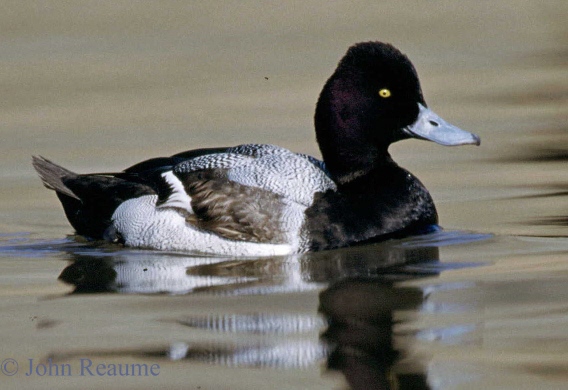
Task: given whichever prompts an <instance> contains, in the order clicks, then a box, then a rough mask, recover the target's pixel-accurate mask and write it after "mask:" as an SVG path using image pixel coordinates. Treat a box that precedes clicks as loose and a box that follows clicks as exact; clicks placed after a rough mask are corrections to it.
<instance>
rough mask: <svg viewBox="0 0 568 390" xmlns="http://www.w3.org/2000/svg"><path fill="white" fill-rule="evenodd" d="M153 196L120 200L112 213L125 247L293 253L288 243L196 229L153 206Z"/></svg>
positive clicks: (172, 212) (242, 253)
mask: <svg viewBox="0 0 568 390" xmlns="http://www.w3.org/2000/svg"><path fill="white" fill-rule="evenodd" d="M157 198H158V197H157V196H156V195H144V196H141V197H139V198H134V199H129V200H127V201H125V202H123V203H122V204H121V205H120V206H118V208H117V209H116V211H115V212H114V214H113V215H112V220H113V225H114V227H115V228H116V229H117V230H118V231H119V232H120V234H121V235H122V236H123V238H124V241H125V244H126V245H127V246H132V247H139V248H152V249H158V250H170V251H191V252H198V253H207V254H218V255H233V256H275V255H276V256H278V255H288V254H291V253H296V252H297V251H298V248H295V247H294V246H293V245H291V244H261V243H255V242H246V241H234V240H228V239H226V238H223V237H221V236H218V235H216V234H214V233H210V232H207V231H203V230H199V229H197V228H196V227H195V226H193V225H192V224H189V223H187V222H186V220H185V217H184V216H182V215H181V214H180V213H179V212H178V211H177V210H175V209H172V208H157V207H156V200H157Z"/></svg>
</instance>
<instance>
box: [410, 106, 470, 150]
mask: <svg viewBox="0 0 568 390" xmlns="http://www.w3.org/2000/svg"><path fill="white" fill-rule="evenodd" d="M418 106H419V107H420V112H419V114H418V119H416V122H414V123H413V124H411V125H410V126H407V127H405V128H404V129H403V130H404V132H405V133H406V134H407V135H409V136H410V137H413V138H420V139H425V140H428V141H433V142H436V143H437V144H440V145H445V146H457V145H479V144H480V143H481V139H480V138H479V136H477V135H475V134H473V133H470V132H467V131H464V130H462V129H460V128H459V127H456V126H454V125H452V124H449V123H448V122H446V121H445V120H443V119H442V118H440V117H439V116H438V115H437V114H436V113H435V112H434V111H432V110H430V109H429V108H426V107H424V106H423V105H422V104H420V103H419V104H418Z"/></svg>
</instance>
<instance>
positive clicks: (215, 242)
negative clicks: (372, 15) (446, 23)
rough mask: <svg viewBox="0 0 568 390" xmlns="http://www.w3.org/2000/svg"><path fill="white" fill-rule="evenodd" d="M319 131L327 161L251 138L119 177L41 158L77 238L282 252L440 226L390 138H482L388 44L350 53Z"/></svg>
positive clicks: (332, 83)
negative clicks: (433, 105) (441, 108)
mask: <svg viewBox="0 0 568 390" xmlns="http://www.w3.org/2000/svg"><path fill="white" fill-rule="evenodd" d="M315 129H316V136H317V141H318V144H319V147H320V150H321V153H322V156H323V162H322V161H319V160H317V159H315V158H313V157H311V156H307V155H303V154H297V153H293V152H291V151H289V150H287V149H284V148H281V147H277V146H273V145H256V144H249V145H240V146H236V147H229V148H225V147H223V148H211V149H198V150H191V151H188V152H183V153H180V154H176V155H174V156H172V157H165V158H154V159H150V160H147V161H143V162H141V163H139V164H136V165H134V166H132V167H130V168H128V169H126V170H124V171H123V172H120V173H110V174H86V175H79V174H76V173H73V172H71V171H69V170H67V169H65V168H62V167H60V166H58V165H56V164H54V163H52V162H50V161H49V160H46V159H44V158H42V157H34V159H33V165H34V167H35V169H36V170H37V172H38V173H39V175H40V177H41V179H42V180H43V183H44V185H45V186H46V187H48V188H50V189H53V190H55V191H56V192H57V195H58V197H59V199H60V200H61V203H62V204H63V207H64V209H65V213H66V215H67V218H68V219H69V221H70V222H71V225H73V227H74V228H75V230H76V232H77V234H80V235H84V236H87V237H90V238H93V239H103V238H104V239H106V240H109V241H113V242H121V243H123V244H125V245H127V246H132V247H143V248H154V249H162V250H180V251H195V252H201V253H212V254H228V255H245V256H247V255H248V256H255V255H283V254H290V253H301V252H307V251H310V250H322V249H331V248H338V247H343V246H348V245H353V244H358V243H363V242H369V241H373V240H380V239H384V238H387V237H392V236H397V235H409V234H418V233H423V232H427V231H431V230H432V228H433V227H435V226H437V223H438V217H437V213H436V208H435V206H434V203H433V201H432V198H431V197H430V194H429V193H428V191H427V190H426V188H425V187H424V186H423V185H422V183H420V181H419V180H418V179H417V178H416V177H414V176H413V175H412V174H411V173H409V172H408V171H406V170H405V169H403V168H401V167H399V166H398V165H397V164H396V163H395V162H394V161H393V160H392V158H391V156H390V155H389V153H388V147H389V145H390V144H391V143H393V142H396V141H399V140H402V139H406V138H418V139H425V140H430V141H434V142H437V143H439V144H442V145H464V144H475V145H479V142H480V141H479V137H478V136H476V135H474V134H471V133H468V132H466V131H463V130H461V129H459V128H457V127H455V126H452V125H450V124H448V123H446V122H445V121H444V120H442V119H441V118H440V117H439V116H438V115H436V114H435V113H434V112H432V111H431V110H430V109H428V108H427V105H426V103H425V101H424V98H423V96H422V90H421V88H420V83H419V80H418V76H417V74H416V71H415V69H414V66H413V65H412V63H411V62H410V61H409V59H408V58H407V57H406V56H405V55H404V54H402V53H401V52H400V51H398V50H397V49H396V48H394V47H393V46H391V45H389V44H385V43H381V42H365V43H359V44H357V45H354V46H353V47H351V48H350V49H349V50H348V51H347V53H346V55H345V56H344V57H343V59H342V60H341V61H340V62H339V65H338V67H337V69H336V70H335V72H334V73H333V75H332V76H331V77H330V78H329V80H328V81H327V82H326V83H325V86H324V88H323V91H322V92H321V95H320V97H319V100H318V102H317V107H316V113H315Z"/></svg>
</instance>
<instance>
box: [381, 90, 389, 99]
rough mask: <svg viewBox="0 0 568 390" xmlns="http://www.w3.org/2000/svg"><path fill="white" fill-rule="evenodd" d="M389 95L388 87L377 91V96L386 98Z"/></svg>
mask: <svg viewBox="0 0 568 390" xmlns="http://www.w3.org/2000/svg"><path fill="white" fill-rule="evenodd" d="M390 95H391V91H390V89H386V88H383V89H381V90H380V91H379V96H380V97H382V98H388V97H390Z"/></svg>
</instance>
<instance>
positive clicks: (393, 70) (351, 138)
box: [315, 42, 480, 182]
mask: <svg viewBox="0 0 568 390" xmlns="http://www.w3.org/2000/svg"><path fill="white" fill-rule="evenodd" d="M315 125H316V135H317V139H318V143H319V145H320V149H321V152H322V155H323V158H324V160H325V162H326V165H327V167H328V169H329V170H330V172H331V174H332V176H334V178H335V179H336V180H338V181H340V182H341V181H343V180H345V179H344V178H346V177H352V176H353V174H354V173H355V172H357V173H358V174H359V173H364V172H365V171H368V170H370V169H372V168H373V167H374V166H376V165H377V164H380V163H381V162H382V160H385V159H387V158H388V153H387V149H388V146H389V145H390V144H391V143H393V142H396V141H399V140H402V139H406V138H418V139H424V140H429V141H433V142H436V143H438V144H441V145H446V146H449V145H466V144H473V145H479V143H480V140H479V137H478V136H477V135H475V134H472V133H469V132H466V131H463V130H461V129H459V128H457V127H455V126H453V125H451V124H449V123H447V122H446V121H444V120H443V119H442V118H440V117H439V116H438V115H436V114H435V113H434V112H433V111H431V110H430V109H429V108H428V106H427V105H426V102H425V101H424V97H423V96H422V89H421V88H420V81H419V80H418V75H417V73H416V70H415V69H414V66H413V65H412V63H411V62H410V60H409V59H408V58H407V57H406V56H405V55H404V54H402V53H401V52H400V51H399V50H398V49H396V48H395V47H393V46H391V45H389V44H386V43H382V42H365V43H359V44H356V45H354V46H352V47H351V48H350V49H349V50H348V51H347V53H346V54H345V56H344V57H343V59H342V60H341V61H340V62H339V65H338V67H337V69H336V70H335V72H334V73H333V75H332V76H331V77H330V78H329V80H328V81H327V83H326V84H325V86H324V88H323V91H322V92H321V95H320V98H319V101H318V104H317V108H316V115H315ZM342 179H343V180H342Z"/></svg>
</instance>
